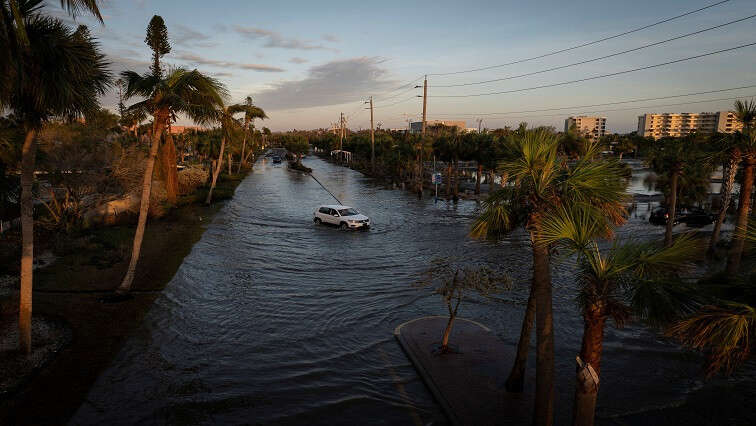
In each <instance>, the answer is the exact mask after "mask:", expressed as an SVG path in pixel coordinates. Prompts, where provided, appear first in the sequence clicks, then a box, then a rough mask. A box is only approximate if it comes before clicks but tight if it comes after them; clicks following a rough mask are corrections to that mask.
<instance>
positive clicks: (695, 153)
mask: <svg viewBox="0 0 756 426" xmlns="http://www.w3.org/2000/svg"><path fill="white" fill-rule="evenodd" d="M699 139H700V138H699V137H698V135H695V134H693V135H690V136H687V137H683V138H672V137H670V138H662V139H659V140H658V141H656V144H655V145H654V147H653V148H652V149H651V151H650V152H649V154H648V158H647V161H648V163H649V165H650V166H651V168H652V169H653V170H654V172H656V173H659V174H664V175H666V176H667V178H668V179H669V185H668V191H667V193H666V194H665V195H666V201H667V211H668V218H667V224H666V230H665V233H664V244H665V245H666V246H671V245H672V228H673V227H674V225H675V220H674V219H675V216H676V214H677V198H678V189H679V188H678V181H679V179H680V176H681V175H682V174H683V169H684V168H685V166H686V165H690V164H696V163H698V162H700V160H701V158H702V157H701V154H700V152H701V151H700V147H701V143H699V142H700V140H699Z"/></svg>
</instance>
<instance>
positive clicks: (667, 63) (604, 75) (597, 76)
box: [428, 42, 756, 98]
mask: <svg viewBox="0 0 756 426" xmlns="http://www.w3.org/2000/svg"><path fill="white" fill-rule="evenodd" d="M754 45H756V42H754V43H747V44H742V45H740V46H735V47H730V48H727V49H721V50H715V51H713V52H707V53H703V54H700V55H695V56H689V57H687V58H682V59H676V60H674V61H668V62H662V63H660V64H654V65H647V66H644V67H639V68H633V69H629V70H623V71H617V72H613V73H609V74H600V75H594V76H591V77H585V78H580V79H577V80H569V81H562V82H559V83H552V84H543V85H540V86H533V87H526V88H522V89H513V90H504V91H499V92H488V93H474V94H468V95H428V97H429V98H431V97H432V98H470V97H476V96H492V95H502V94H507V93H517V92H525V91H529V90H536V89H545V88H548V87H556V86H565V85H568V84H574V83H581V82H584V81H590V80H597V79H600V78H606V77H614V76H617V75H623V74H629V73H632V72H636V71H643V70H648V69H652V68H658V67H662V66H665V65H671V64H677V63H680V62H685V61H690V60H693V59H699V58H703V57H706V56H711V55H716V54H719V53H724V52H731V51H734V50H738V49H743V48H746V47H750V46H754Z"/></svg>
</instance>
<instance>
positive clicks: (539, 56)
mask: <svg viewBox="0 0 756 426" xmlns="http://www.w3.org/2000/svg"><path fill="white" fill-rule="evenodd" d="M729 1H730V0H723V1H719V2H717V3H713V4H710V5H708V6H704V7H702V8H699V9H696V10H691V11H690V12H686V13H683V14H682V15H677V16H673V17H671V18H667V19H663V20H661V21H658V22H654V23H653V24H649V25H644V26H642V27H639V28H635V29H632V30H629V31H625V32H623V33H619V34H615V35H613V36H609V37H604V38H601V39H598V40H594V41H590V42H587V43H583V44H579V45H577V46H572V47H568V48H566V49H560V50H555V51H553V52H549V53H545V54H543V55H538V56H533V57H531V58H525V59H519V60H516V61H513V62H508V63H506V64H500V65H490V66H487V67H480V68H472V69H468V70H463V71H453V72H445V73H435V74H428V75H433V76H444V75H453V74H464V73H470V72H477V71H485V70H490V69H493V68H501V67H506V66H509V65H515V64H521V63H523V62H529V61H534V60H536V59H541V58H545V57H548V56H553V55H557V54H559V53H564V52H569V51H570V50H575V49H579V48H581V47H586V46H591V45H594V44H597V43H601V42H604V41H607V40H612V39H615V38H618V37H622V36H625V35H628V34H632V33H635V32H638V31H641V30H645V29H647V28H651V27H654V26H657V25H660V24H664V23H667V22H670V21H674V20H675V19H679V18H682V17H685V16H688V15H692V14H694V13H698V12H701V11H704V10H706V9H710V8H712V7H715V6H719V5H721V4H724V3H727V2H729Z"/></svg>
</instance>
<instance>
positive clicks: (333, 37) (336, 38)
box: [322, 34, 341, 43]
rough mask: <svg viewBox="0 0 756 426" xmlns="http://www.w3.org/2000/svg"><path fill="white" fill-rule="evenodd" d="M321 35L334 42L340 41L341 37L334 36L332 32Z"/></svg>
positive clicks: (324, 38)
mask: <svg viewBox="0 0 756 426" xmlns="http://www.w3.org/2000/svg"><path fill="white" fill-rule="evenodd" d="M322 37H323V40H325V41H330V42H331V43H336V42H339V41H341V39H339V38H338V37H336V36H335V35H333V34H323V36H322Z"/></svg>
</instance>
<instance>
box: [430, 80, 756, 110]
mask: <svg viewBox="0 0 756 426" xmlns="http://www.w3.org/2000/svg"><path fill="white" fill-rule="evenodd" d="M754 87H756V84H752V85H749V86H740V87H731V88H729V89H717V90H707V91H705V92H694V93H685V94H682V95H670V96H659V97H655V98H639V99H628V100H625V101H616V102H606V103H601V104H590V105H573V106H566V107H555V108H544V109H532V110H524V111H505V112H479V113H461V114H455V113H439V114H434V115H436V116H472V117H477V116H496V115H508V114H524V113H533V112H548V111H559V110H563V109H576V108H593V107H599V106H610V105H621V104H629V103H635V102H647V101H659V100H663V99H674V98H682V97H686V96H696V95H707V94H711V93H722V92H731V91H733V90H741V89H752V88H754Z"/></svg>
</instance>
